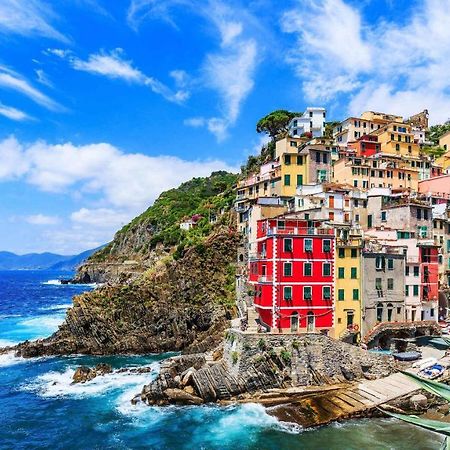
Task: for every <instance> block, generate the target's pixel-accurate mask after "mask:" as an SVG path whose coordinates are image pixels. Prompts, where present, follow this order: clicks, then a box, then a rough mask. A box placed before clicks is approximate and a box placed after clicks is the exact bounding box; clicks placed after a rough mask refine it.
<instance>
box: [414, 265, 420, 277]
mask: <svg viewBox="0 0 450 450" xmlns="http://www.w3.org/2000/svg"><path fill="white" fill-rule="evenodd" d="M413 270H414V276H415V277H418V276H419V266H414V269H413Z"/></svg>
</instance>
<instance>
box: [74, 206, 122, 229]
mask: <svg viewBox="0 0 450 450" xmlns="http://www.w3.org/2000/svg"><path fill="white" fill-rule="evenodd" d="M70 218H71V220H72V221H73V222H74V223H77V224H84V225H93V226H96V227H100V228H112V229H113V230H118V229H119V228H120V227H121V226H123V225H125V224H126V223H127V222H128V221H129V220H130V217H129V215H127V214H125V213H123V212H121V211H117V210H114V209H109V208H97V209H89V208H81V209H79V210H78V211H74V212H73V213H72V214H71V215H70Z"/></svg>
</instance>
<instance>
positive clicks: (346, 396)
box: [337, 391, 366, 409]
mask: <svg viewBox="0 0 450 450" xmlns="http://www.w3.org/2000/svg"><path fill="white" fill-rule="evenodd" d="M337 396H338V397H339V398H340V399H341V400H343V401H345V402H346V403H348V404H349V405H351V406H352V407H353V408H357V409H361V408H365V407H366V405H365V403H364V402H362V401H360V400H357V399H356V398H353V397H351V396H350V395H349V392H348V391H347V392H342V393H339V394H338V395H337Z"/></svg>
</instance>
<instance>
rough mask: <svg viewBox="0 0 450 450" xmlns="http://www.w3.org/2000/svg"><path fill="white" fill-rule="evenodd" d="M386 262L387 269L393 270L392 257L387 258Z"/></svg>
mask: <svg viewBox="0 0 450 450" xmlns="http://www.w3.org/2000/svg"><path fill="white" fill-rule="evenodd" d="M387 262H388V264H387V266H388V270H394V260H393V259H392V258H388V260H387Z"/></svg>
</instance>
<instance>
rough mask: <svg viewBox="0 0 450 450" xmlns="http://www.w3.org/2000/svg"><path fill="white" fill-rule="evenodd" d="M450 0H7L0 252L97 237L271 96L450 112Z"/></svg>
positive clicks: (247, 123)
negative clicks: (54, 0) (240, 0)
mask: <svg viewBox="0 0 450 450" xmlns="http://www.w3.org/2000/svg"><path fill="white" fill-rule="evenodd" d="M449 24H450V0H422V1H410V0H408V1H406V0H359V1H356V0H355V1H351V0H346V1H344V0H287V1H283V2H279V1H276V0H272V1H269V0H253V1H242V2H239V1H232V0H227V1H219V0H204V1H196V0H164V1H159V0H117V1H107V0H61V1H58V2H53V1H50V0H1V2H0V199H1V201H0V250H10V251H15V252H18V253H25V252H30V251H46V250H49V251H55V252H61V253H65V254H70V253H75V252H79V251H82V250H85V249H87V248H91V247H95V246H97V245H99V244H102V243H104V242H107V241H108V240H110V239H111V238H112V236H113V233H114V231H115V230H116V229H118V228H119V227H120V226H121V225H123V224H125V223H126V222H127V221H128V220H129V219H130V218H132V217H134V216H135V215H136V214H138V213H140V212H141V211H142V210H144V209H145V208H147V207H148V206H149V205H150V204H151V203H152V202H153V200H154V199H155V198H156V197H157V195H158V194H159V193H160V192H161V191H162V190H165V189H167V188H170V187H174V186H177V185H178V184H179V183H180V182H182V181H185V180H187V179H189V178H191V177H193V176H196V175H197V176H200V175H208V174H209V173H210V172H211V171H212V170H217V169H228V170H236V169H237V167H239V165H240V164H241V163H242V162H243V160H244V159H246V157H247V156H248V155H249V154H250V153H252V152H253V151H255V149H257V148H258V146H259V145H260V143H261V136H258V135H257V134H256V133H255V131H254V130H255V123H256V121H257V120H258V119H259V118H260V117H261V116H263V115H264V114H266V113H267V112H270V111H271V110H273V109H278V108H287V109H292V110H299V111H301V110H303V109H304V108H305V107H306V106H308V105H311V106H312V105H314V106H325V107H326V108H327V109H328V118H329V119H330V120H332V119H335V120H338V119H339V120H341V119H343V118H345V117H346V116H348V115H351V114H360V113H361V112H362V111H364V110H367V109H372V110H383V111H386V112H392V113H396V114H403V115H408V114H412V113H414V112H418V111H421V110H423V109H424V108H428V109H429V111H430V116H431V121H432V122H433V123H440V122H444V121H445V120H447V119H448V118H449V116H450V76H449V73H450V26H449Z"/></svg>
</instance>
